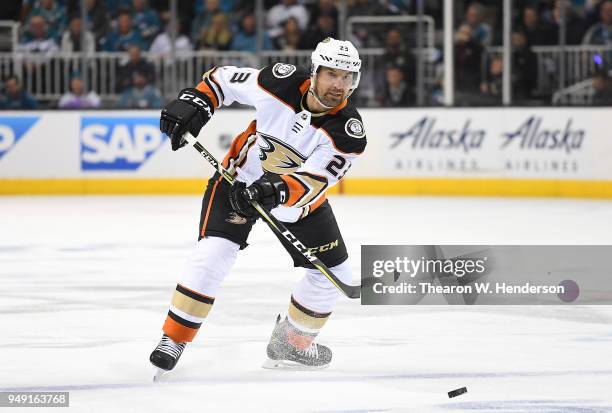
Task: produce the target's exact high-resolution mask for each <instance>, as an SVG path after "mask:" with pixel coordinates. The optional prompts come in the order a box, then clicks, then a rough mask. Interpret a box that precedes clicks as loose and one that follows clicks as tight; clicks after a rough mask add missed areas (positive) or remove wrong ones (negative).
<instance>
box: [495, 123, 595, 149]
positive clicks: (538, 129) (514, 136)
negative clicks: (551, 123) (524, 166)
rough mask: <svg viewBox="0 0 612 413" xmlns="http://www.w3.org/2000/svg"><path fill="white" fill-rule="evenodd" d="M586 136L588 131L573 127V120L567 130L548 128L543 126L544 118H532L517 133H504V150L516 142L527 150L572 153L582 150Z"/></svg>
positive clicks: (567, 125)
mask: <svg viewBox="0 0 612 413" xmlns="http://www.w3.org/2000/svg"><path fill="white" fill-rule="evenodd" d="M585 136H586V131H585V130H584V129H580V128H573V127H572V119H571V118H570V119H568V120H567V121H566V123H565V128H563V129H561V128H554V127H552V128H546V127H543V126H542V118H541V117H536V116H530V117H529V118H528V119H527V120H526V121H525V122H523V124H521V126H519V127H518V128H517V129H516V130H515V131H513V132H508V133H504V134H503V137H504V138H505V141H504V143H503V145H502V148H506V147H507V146H509V145H510V144H512V143H514V142H516V143H517V145H515V146H518V147H519V148H521V149H526V150H531V149H532V150H539V149H542V150H559V151H565V152H566V153H568V154H569V153H571V152H573V151H577V150H580V149H581V148H582V144H583V142H584V138H585Z"/></svg>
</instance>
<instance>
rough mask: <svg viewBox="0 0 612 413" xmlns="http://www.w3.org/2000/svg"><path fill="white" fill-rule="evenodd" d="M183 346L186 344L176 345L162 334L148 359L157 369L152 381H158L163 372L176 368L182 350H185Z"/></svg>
mask: <svg viewBox="0 0 612 413" xmlns="http://www.w3.org/2000/svg"><path fill="white" fill-rule="evenodd" d="M185 346H187V343H176V342H174V341H173V340H172V339H171V338H170V337H168V336H167V335H165V334H164V335H163V336H162V339H161V341H160V342H159V344H158V345H157V347H156V348H155V350H153V353H151V356H150V357H149V361H151V364H153V365H154V366H155V367H157V369H158V371H157V373H156V374H155V377H154V378H153V380H154V381H157V380H158V379H160V378H161V376H162V375H163V374H164V373H165V372H167V371H170V370H172V369H173V368H174V366H176V363H177V362H178V360H179V358H180V357H181V354H183V350H185Z"/></svg>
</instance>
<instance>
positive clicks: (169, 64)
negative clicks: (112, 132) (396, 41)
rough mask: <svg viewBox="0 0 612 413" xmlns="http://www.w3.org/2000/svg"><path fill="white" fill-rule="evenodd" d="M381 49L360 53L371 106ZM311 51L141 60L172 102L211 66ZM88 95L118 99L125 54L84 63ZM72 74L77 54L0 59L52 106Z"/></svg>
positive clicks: (303, 57)
mask: <svg viewBox="0 0 612 413" xmlns="http://www.w3.org/2000/svg"><path fill="white" fill-rule="evenodd" d="M383 54H384V49H379V48H376V49H362V50H360V56H361V59H362V62H363V63H362V80H361V83H360V86H359V89H358V90H359V98H360V99H361V100H362V101H363V102H365V103H369V102H374V100H375V97H376V91H377V88H380V85H381V83H382V82H384V71H383V70H382V69H383V68H382V67H380V57H381V56H382V55H383ZM310 55H311V52H310V51H291V52H283V51H265V52H261V53H260V54H258V55H255V54H252V53H248V52H217V51H195V52H183V53H177V55H176V57H175V59H174V60H172V59H170V57H168V56H161V55H153V54H148V53H145V52H143V53H142V58H143V59H145V60H146V61H148V62H149V63H151V64H152V66H153V68H154V77H153V85H154V86H155V87H156V88H157V89H159V90H160V92H161V93H162V95H163V96H165V97H167V98H172V97H173V96H175V95H176V93H177V91H178V90H180V89H182V88H184V87H189V86H193V85H194V84H195V83H197V82H198V81H199V80H200V77H201V76H202V74H203V73H204V72H206V71H207V70H208V69H210V68H212V67H214V66H227V65H233V66H239V67H241V66H242V67H244V66H246V67H263V66H266V65H270V64H273V63H276V62H285V63H291V64H294V65H296V66H301V67H305V68H308V67H309V65H310ZM86 61H87V63H86V69H87V76H86V78H87V79H88V89H89V90H93V91H95V92H96V93H97V94H98V95H100V97H101V98H102V99H103V100H105V101H109V102H112V101H115V100H117V99H118V98H119V95H120V93H121V88H120V85H119V84H118V74H119V68H120V67H121V66H122V65H123V64H125V63H126V62H127V61H128V55H127V53H111V52H97V53H94V54H92V55H90V56H87V59H86ZM425 67H426V70H425V73H426V76H425V84H426V85H430V86H431V85H433V80H434V75H433V73H434V67H433V65H432V64H429V63H428V64H427V65H426V66H425ZM74 72H80V73H83V72H84V70H83V59H82V56H81V54H80V53H70V54H66V53H56V54H53V55H36V54H19V53H0V77H4V76H7V75H9V74H17V75H19V76H20V77H21V78H22V79H23V83H24V86H25V88H26V90H27V91H28V92H29V93H31V94H32V95H33V96H34V97H35V98H37V99H38V100H43V101H49V102H51V103H53V102H55V101H57V100H59V98H60V97H61V96H62V95H63V94H64V93H65V92H66V91H67V90H68V87H69V82H70V77H71V75H72V74H73V73H74Z"/></svg>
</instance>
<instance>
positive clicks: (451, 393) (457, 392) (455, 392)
mask: <svg viewBox="0 0 612 413" xmlns="http://www.w3.org/2000/svg"><path fill="white" fill-rule="evenodd" d="M463 393H467V388H465V387H462V388H460V389H456V390H453V391H449V392H448V398H449V399H450V398H453V397H457V396H459V395H461V394H463Z"/></svg>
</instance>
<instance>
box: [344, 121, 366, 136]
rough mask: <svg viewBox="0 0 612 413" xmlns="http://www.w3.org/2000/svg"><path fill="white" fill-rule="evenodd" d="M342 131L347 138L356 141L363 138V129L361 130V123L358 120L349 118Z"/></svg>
mask: <svg viewBox="0 0 612 413" xmlns="http://www.w3.org/2000/svg"><path fill="white" fill-rule="evenodd" d="M344 131H345V132H346V134H347V135H348V136H351V137H353V138H356V139H361V138H363V137H364V136H365V129H363V123H361V121H360V120H359V119H356V118H350V119H349V120H347V121H346V123H345V124H344Z"/></svg>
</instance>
